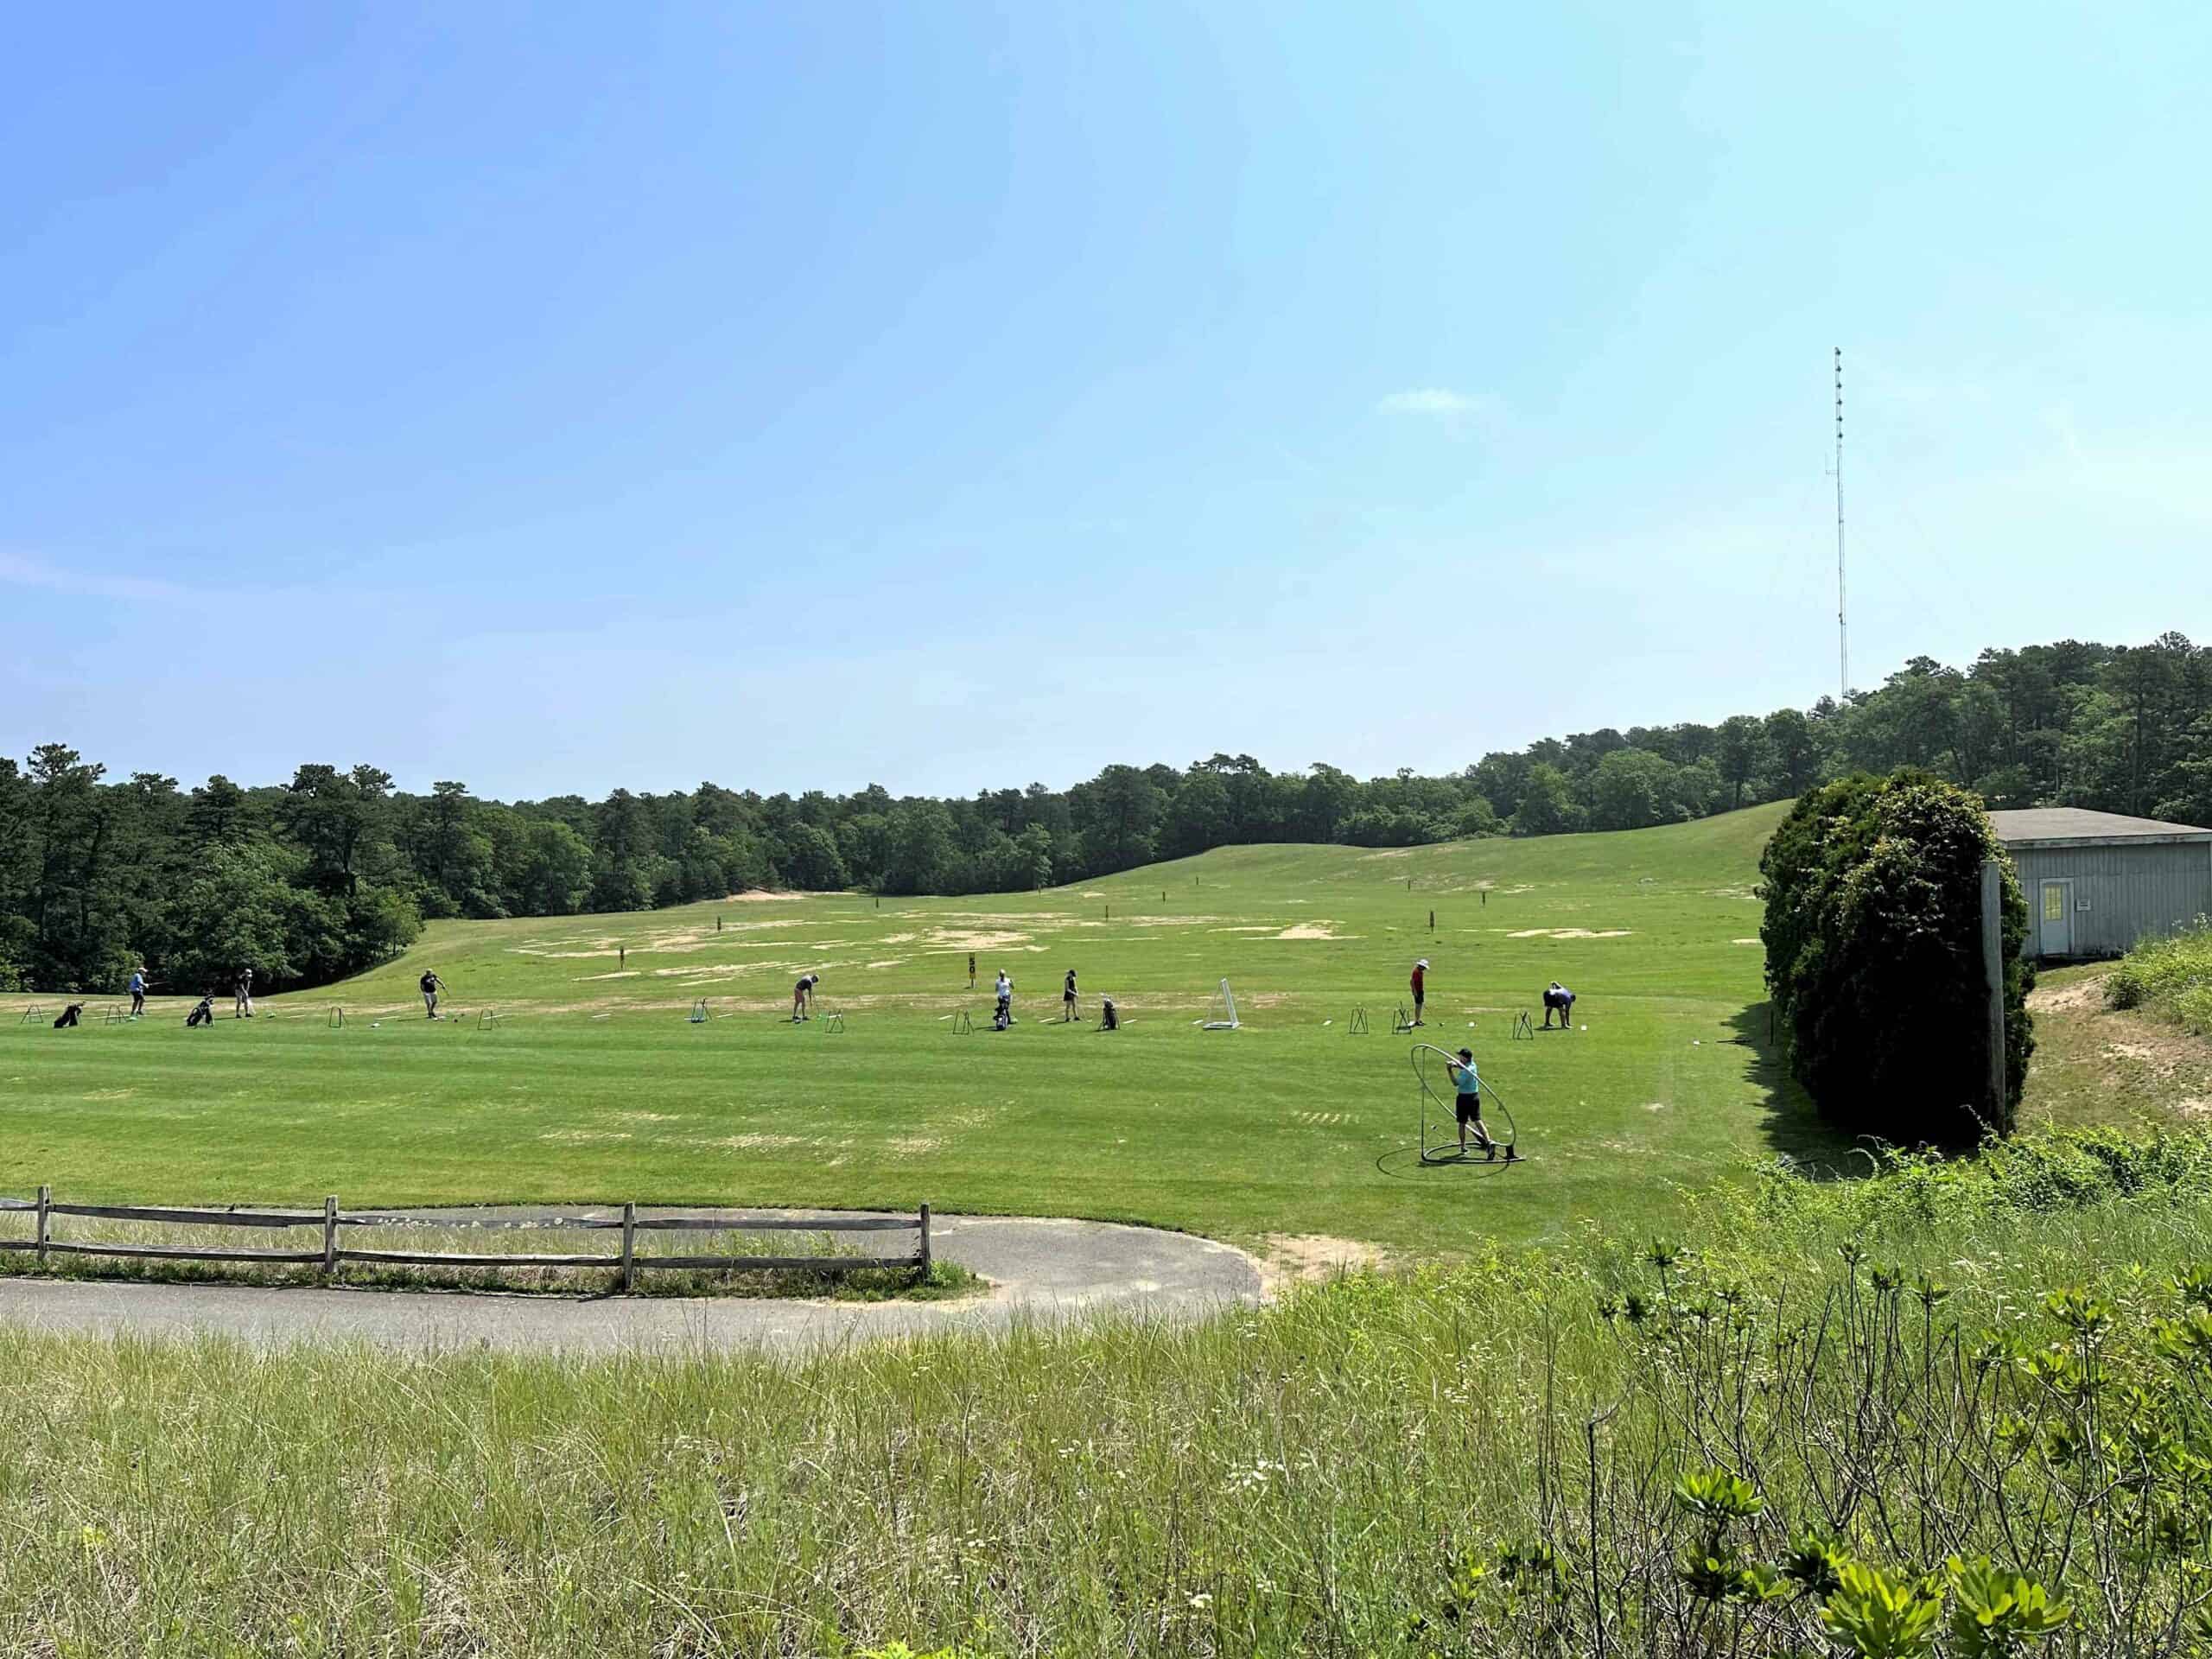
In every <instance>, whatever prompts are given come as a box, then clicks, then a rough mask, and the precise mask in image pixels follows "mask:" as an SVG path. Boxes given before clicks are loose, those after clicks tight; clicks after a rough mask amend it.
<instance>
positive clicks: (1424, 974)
mask: <svg viewBox="0 0 2212 1659" xmlns="http://www.w3.org/2000/svg"><path fill="white" fill-rule="evenodd" d="M1413 990H1414V1024H1415V1025H1420V1024H1421V1004H1422V1002H1424V1001H1427V997H1428V958H1427V957H1422V958H1421V960H1420V961H1419V962H1417V963H1414V977H1413Z"/></svg>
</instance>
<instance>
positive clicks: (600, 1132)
mask: <svg viewBox="0 0 2212 1659" xmlns="http://www.w3.org/2000/svg"><path fill="white" fill-rule="evenodd" d="M537 1138H538V1139H539V1140H541V1141H560V1142H562V1143H563V1144H564V1145H577V1144H580V1143H582V1142H587V1141H627V1140H628V1139H629V1138H630V1132H629V1130H627V1129H548V1130H546V1131H545V1133H544V1134H543V1135H539V1136H538V1137H537Z"/></svg>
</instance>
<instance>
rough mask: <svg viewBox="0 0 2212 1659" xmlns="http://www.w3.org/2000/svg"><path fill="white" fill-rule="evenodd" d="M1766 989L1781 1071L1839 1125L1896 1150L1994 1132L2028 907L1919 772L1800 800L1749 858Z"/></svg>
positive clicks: (2010, 1109) (1988, 843)
mask: <svg viewBox="0 0 2212 1659" xmlns="http://www.w3.org/2000/svg"><path fill="white" fill-rule="evenodd" d="M1991 858H1994V859H1996V860H1997V861H1998V864H1999V868H2000V869H2001V870H2002V871H2003V872H2004V960H2005V1048H2006V1054H2005V1072H2006V1079H2005V1082H2006V1088H2005V1105H2004V1109H2003V1111H2002V1112H2001V1114H1999V1119H2000V1121H1999V1122H1988V1121H1987V1120H1988V1117H1989V1104H1988V1098H1987V1096H1988V1087H1987V1082H1986V1077H1987V1061H1986V1052H1987V1049H1986V1038H1985V1036H1984V1034H1983V1033H1984V1030H1985V1026H1984V1021H1985V1019H1986V1014H1985V1009H1986V993H1985V990H1984V984H1983V978H1982V966H1981V867H1982V864H1983V863H1984V861H1986V860H1988V859H1991ZM1759 871H1760V874H1761V875H1762V876H1763V877H1764V885H1763V887H1762V889H1761V891H1762V893H1763V895H1764V898H1765V899H1766V919H1765V921H1764V924H1763V925H1761V928H1760V935H1761V938H1762V940H1763V942H1764V944H1765V945H1766V976H1767V988H1768V990H1769V992H1770V994H1771V995H1772V996H1773V998H1774V1003H1775V1010H1776V1012H1777V1014H1779V1015H1780V1016H1781V1018H1782V1020H1783V1023H1784V1026H1785V1027H1786V1029H1787V1031H1788V1033H1789V1050H1790V1064H1791V1068H1792V1070H1793V1071H1795V1072H1796V1076H1797V1077H1798V1079H1799V1081H1801V1082H1802V1083H1803V1084H1804V1085H1805V1087H1806V1089H1807V1090H1808V1092H1809V1093H1810V1094H1811V1095H1812V1096H1813V1100H1814V1103H1815V1105H1817V1106H1818V1107H1819V1109H1820V1111H1821V1116H1823V1117H1825V1118H1827V1120H1828V1121H1829V1122H1833V1123H1834V1124H1836V1125H1838V1126H1839V1127H1840V1128H1847V1129H1850V1130H1852V1131H1853V1132H1855V1133H1859V1134H1866V1135H1880V1136H1882V1137H1883V1138H1885V1139H1886V1140H1890V1141H1898V1142H1902V1143H1904V1144H1906V1145H1920V1144H1923V1143H1925V1144H1934V1145H1941V1146H1964V1145H1971V1144H1972V1143H1973V1142H1974V1141H1978V1140H1980V1138H1981V1137H1982V1136H1983V1135H1985V1134H1987V1133H1991V1132H1994V1133H1997V1134H2000V1135H2001V1134H2005V1133H2008V1132H2009V1131H2010V1130H2011V1128H2012V1118H2013V1114H2014V1112H2015V1111H2016V1109H2018V1105H2019V1100H2020V1090H2021V1086H2022V1084H2024V1082H2025V1081H2026V1078H2027V1070H2028V1055H2029V1053H2030V1052H2031V1050H2032V1049H2033V1047H2034V1046H2035V1045H2034V1039H2033V1036H2032V1034H2031V1029H2030V1023H2029V1019H2028V1014H2027V1008H2026V997H2027V992H2028V988H2029V987H2030V985H2031V983H2032V981H2033V970H2032V969H2030V968H2029V967H2028V965H2027V964H2026V963H2024V962H2023V961H2022V959H2021V955H2020V950H2021V945H2022V943H2023V942H2024V939H2025V938H2026V937H2027V926H2028V913H2027V905H2026V902H2025V900H2024V899H2022V897H2021V895H2020V886H2019V881H2018V878H2017V876H2016V875H2015V874H2014V873H2013V869H2012V860H2011V859H2010V858H2009V857H2007V856H2006V855H2005V852H2004V850H2003V849H2002V848H2001V847H2000V846H1999V843H1998V842H1997V839H1996V835H1995V832H1994V831H1993V829H1991V827H1990V823H1989V815H1988V814H1987V813H1986V812H1985V811H1983V810H1982V807H1981V803H1980V801H1979V800H1978V799H1977V798H1975V797H1974V795H1973V794H1971V793H1970V792H1968V791H1965V790H1962V789H1960V788H1957V787H1956V786H1955V785H1950V784H1946V783H1943V782H1941V781H1940V780H1938V779H1935V778H1932V777H1929V775H1928V774H1926V773H1924V772H1897V773H1896V774H1894V775H1893V776H1891V777H1888V778H1867V777H1857V778H1847V779H1840V780H1839V781H1837V782H1835V783H1833V784H1829V785H1826V786H1825V787H1823V788H1821V789H1817V790H1815V791H1812V792H1810V793H1809V794H1807V795H1805V796H1804V797H1802V798H1801V799H1800V800H1799V801H1798V803H1797V805H1796V808H1795V809H1794V810H1792V811H1791V812H1790V814H1789V817H1787V818H1785V819H1783V823H1782V825H1781V827H1780V828H1779V829H1777V830H1776V831H1775V833H1774V836H1773V838H1772V839H1771V840H1770V842H1768V843H1767V849H1766V852H1765V854H1764V856H1763V857H1762V858H1761V860H1760V861H1759Z"/></svg>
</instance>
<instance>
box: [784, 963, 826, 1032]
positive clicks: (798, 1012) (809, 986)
mask: <svg viewBox="0 0 2212 1659" xmlns="http://www.w3.org/2000/svg"><path fill="white" fill-rule="evenodd" d="M821 982H822V976H821V975H819V974H801V975H800V976H799V981H798V984H796V985H794V986H792V987H791V1023H792V1024H793V1025H797V1024H798V1022H799V1021H800V1020H811V1019H812V1018H813V1017H814V988H815V987H816V986H817V985H819V984H820V983H821Z"/></svg>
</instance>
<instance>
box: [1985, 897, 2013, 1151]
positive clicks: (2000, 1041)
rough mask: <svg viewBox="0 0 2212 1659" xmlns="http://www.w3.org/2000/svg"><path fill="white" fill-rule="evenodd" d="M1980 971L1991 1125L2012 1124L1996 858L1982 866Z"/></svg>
mask: <svg viewBox="0 0 2212 1659" xmlns="http://www.w3.org/2000/svg"><path fill="white" fill-rule="evenodd" d="M1981 972H1982V977H1983V981H1984V982H1985V984H1986V987H1987V988H1988V994H1989V1019H1988V1032H1989V1127H1990V1128H1992V1129H1993V1130H1995V1131H1996V1132H1997V1133H1998V1134H1999V1135H2004V1134H2006V1133H2009V1132H2010V1130H2011V1129H2012V1112H2011V1110H2010V1107H2009V1100H2008V1095H2009V1091H2008V1090H2007V1089H2006V1088H2005V877H2004V873H2003V872H2002V871H2001V870H1999V868H1997V861H1996V860H1995V859H1989V860H1987V861H1985V862H1984V863H1983V865H1982V867H1981Z"/></svg>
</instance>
